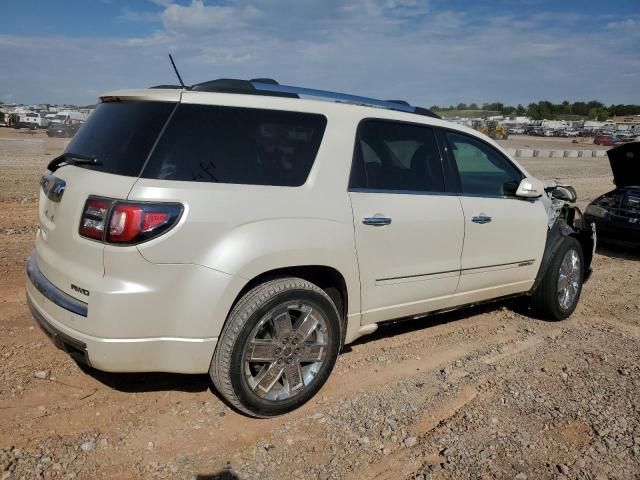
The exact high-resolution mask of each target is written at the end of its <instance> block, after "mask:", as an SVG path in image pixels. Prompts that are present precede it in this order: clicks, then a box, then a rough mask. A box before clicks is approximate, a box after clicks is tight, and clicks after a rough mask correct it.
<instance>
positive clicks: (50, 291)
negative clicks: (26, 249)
mask: <svg viewBox="0 0 640 480" xmlns="http://www.w3.org/2000/svg"><path fill="white" fill-rule="evenodd" d="M27 277H28V278H29V280H31V283H32V284H33V286H34V287H35V288H36V289H37V290H38V291H39V292H40V293H41V294H42V295H44V296H45V297H47V298H48V299H49V300H51V301H52V302H53V303H55V304H56V305H57V306H59V307H60V308H64V309H65V310H68V311H70V312H72V313H75V314H76V315H80V316H82V317H86V316H87V313H88V311H89V306H88V305H87V304H86V303H84V302H81V301H80V300H77V299H75V298H73V297H72V296H71V295H68V294H66V293H65V292H63V291H62V290H60V289H59V288H58V287H56V286H55V285H54V284H53V283H51V282H50V281H49V279H47V277H45V276H44V275H43V274H42V272H41V271H40V269H39V268H38V264H37V263H36V256H35V253H34V252H33V251H32V252H31V254H30V255H29V258H28V259H27Z"/></svg>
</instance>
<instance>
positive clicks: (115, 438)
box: [0, 129, 640, 480]
mask: <svg viewBox="0 0 640 480" xmlns="http://www.w3.org/2000/svg"><path fill="white" fill-rule="evenodd" d="M64 143H65V141H64V140H61V139H48V138H46V136H44V135H43V133H42V132H37V133H35V134H27V133H26V132H15V131H13V130H9V129H0V185H1V186H2V188H1V189H0V273H1V275H0V332H1V333H2V335H1V336H0V480H6V479H17V478H36V479H54V478H55V479H67V478H69V479H70V478H76V479H79V478H80V479H84V478H87V479H89V478H118V479H129V478H152V479H156V478H158V479H161V478H179V479H182V478H184V479H201V480H204V479H214V478H217V479H236V478H241V479H254V478H261V479H263V478H264V479H283V478H304V479H307V478H310V479H338V478H355V479H420V480H425V479H449V478H451V479H454V478H455V479H490V478H497V479H514V478H515V479H518V480H523V479H536V480H537V479H598V480H600V479H625V480H626V479H638V478H640V358H639V353H640V297H639V293H640V287H639V282H638V280H639V279H640V255H639V254H638V253H637V252H630V251H624V250H613V249H610V248H608V249H605V248H600V249H599V250H598V253H597V255H596V257H595V260H594V275H593V277H592V280H591V281H590V282H589V283H588V284H587V285H586V286H585V289H584V292H583V298H582V301H581V303H580V305H579V306H578V309H577V310H576V312H575V314H574V315H573V316H572V317H571V318H570V319H569V320H567V321H564V322H559V323H552V322H544V321H541V320H538V319H536V318H533V317H531V316H530V314H529V313H528V312H527V311H526V310H525V309H524V308H523V307H522V306H521V305H520V304H519V303H498V304H494V305H488V306H484V307H481V308H480V307H479V308H474V309H471V310H465V311H460V312H455V313H451V314H446V315H438V316H433V317H428V318H426V319H422V320H419V321H414V322H403V323H395V324H391V325H387V326H384V327H382V328H380V329H379V330H378V331H377V332H376V333H375V334H374V335H371V336H368V337H365V338H363V339H361V340H360V341H358V342H356V343H355V344H353V345H351V346H349V347H347V348H345V350H344V352H343V353H342V355H341V356H340V358H339V360H338V363H337V365H336V369H335V371H334V373H333V374H332V376H331V378H330V379H329V381H328V382H327V384H326V386H325V387H324V388H323V389H322V390H321V392H320V393H319V394H318V396H317V397H316V398H314V399H313V400H312V401H311V402H309V403H308V404H307V405H305V406H304V407H302V408H301V409H299V410H297V411H295V412H293V413H291V414H289V415H286V416H284V417H279V418H275V419H269V420H255V419H251V418H247V417H245V416H242V415H240V414H238V413H236V412H235V411H233V410H232V409H230V408H229V407H228V406H227V405H226V404H225V403H223V402H222V401H221V400H220V399H219V397H218V396H217V394H216V393H215V392H214V391H212V385H211V383H210V381H209V379H208V378H207V377H206V376H200V375H193V376H189V375H169V374H123V375H116V374H106V373H101V372H97V371H93V370H82V369H80V368H79V367H78V366H77V365H76V364H75V363H74V362H73V361H72V360H71V359H70V358H69V357H68V356H66V355H65V354H64V353H62V352H60V351H59V350H56V349H55V347H53V345H51V343H50V342H49V340H48V339H47V338H46V337H45V336H44V334H42V333H41V332H40V331H39V330H38V329H37V328H36V327H35V326H34V323H33V321H32V320H31V317H30V314H29V312H28V309H27V307H26V302H25V300H24V287H23V284H24V277H23V273H22V269H23V262H24V258H25V256H26V254H27V252H28V251H29V250H30V248H31V245H32V244H33V232H34V228H35V225H36V205H35V198H36V193H37V188H38V187H37V181H38V176H39V172H40V171H41V169H42V168H43V167H44V165H45V164H46V162H47V160H48V159H50V158H52V156H54V155H56V154H57V153H59V152H60V151H61V149H62V148H64ZM510 146H511V145H510ZM522 146H524V145H522ZM523 164H524V166H525V167H526V168H527V169H529V171H531V173H532V174H535V175H537V176H539V177H541V178H557V179H559V180H563V181H567V182H569V183H572V184H573V185H574V186H576V188H577V190H578V193H579V195H580V204H581V205H582V206H585V205H586V203H588V201H590V200H591V199H593V198H595V197H596V196H597V195H599V194H601V193H604V192H606V191H608V190H610V189H611V188H612V185H611V174H610V172H609V168H608V164H607V160H606V159H596V158H586V159H583V158H581V159H555V158H554V159H527V160H526V161H524V162H523Z"/></svg>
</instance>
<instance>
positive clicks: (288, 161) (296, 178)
mask: <svg viewBox="0 0 640 480" xmlns="http://www.w3.org/2000/svg"><path fill="white" fill-rule="evenodd" d="M325 126H326V118H325V117H324V116H323V115H317V114H310V113H300V112H285V111H276V110H264V109H252V108H237V107H222V106H211V105H191V104H182V105H180V106H179V107H178V109H177V110H176V112H175V114H174V115H173V116H172V118H171V121H170V122H169V124H168V126H167V128H166V130H165V131H164V133H163V135H162V138H161V139H160V141H159V142H158V144H157V146H156V148H155V150H154V152H153V155H152V156H151V158H150V160H149V163H148V164H147V166H146V167H145V169H144V172H143V173H142V176H143V177H144V178H154V179H160V180H186V181H195V182H214V183H237V184H248V185H274V186H290V187H295V186H300V185H302V184H304V183H305V182H306V180H307V176H308V175H309V172H310V170H311V167H312V165H313V162H314V160H315V157H316V154H317V153H318V149H319V147H320V143H321V141H322V136H323V134H324V130H325Z"/></svg>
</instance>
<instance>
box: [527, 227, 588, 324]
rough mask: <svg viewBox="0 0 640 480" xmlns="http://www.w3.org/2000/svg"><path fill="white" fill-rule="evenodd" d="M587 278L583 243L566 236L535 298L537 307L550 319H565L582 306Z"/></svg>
mask: <svg viewBox="0 0 640 480" xmlns="http://www.w3.org/2000/svg"><path fill="white" fill-rule="evenodd" d="M583 278H584V255H583V253H582V247H581V245H580V243H579V242H578V241H577V240H576V239H575V238H573V237H566V238H565V240H564V241H563V243H562V245H561V246H560V248H558V251H557V252H556V254H555V255H554V257H553V259H552V260H551V264H550V265H549V268H548V269H547V271H546V272H545V274H544V277H543V278H542V281H541V282H540V284H539V285H538V287H537V288H536V290H535V292H534V293H533V295H532V297H531V305H532V307H533V309H534V310H535V311H536V312H537V313H539V314H540V315H541V316H542V317H544V318H546V319H549V320H564V319H565V318H567V317H569V316H570V315H571V314H572V313H573V311H574V310H575V309H576V306H577V305H578V301H579V300H580V294H581V292H582V281H583Z"/></svg>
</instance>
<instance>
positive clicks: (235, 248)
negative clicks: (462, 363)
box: [26, 79, 595, 417]
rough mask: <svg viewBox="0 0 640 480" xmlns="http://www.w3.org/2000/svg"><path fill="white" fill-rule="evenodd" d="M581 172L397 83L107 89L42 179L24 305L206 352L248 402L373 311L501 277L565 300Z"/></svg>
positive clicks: (369, 323)
mask: <svg viewBox="0 0 640 480" xmlns="http://www.w3.org/2000/svg"><path fill="white" fill-rule="evenodd" d="M575 199H576V198H575V191H574V190H573V189H572V188H571V187H569V186H566V185H557V184H555V183H549V184H543V183H542V182H541V181H538V180H536V179H534V178H533V177H531V175H529V174H528V173H527V172H526V171H525V170H524V169H523V168H522V167H521V166H519V165H518V164H517V163H516V162H514V161H513V160H512V159H511V158H509V157H508V156H507V155H506V154H505V152H504V151H503V150H502V149H501V148H500V147H499V146H498V145H497V144H495V143H494V142H493V141H491V140H490V139H488V138H487V137H485V136H484V135H482V134H480V133H478V132H476V131H474V130H471V129H469V128H465V127H462V126H459V125H456V124H453V123H449V122H446V121H443V120H441V119H440V118H439V117H438V116H437V115H434V114H433V113H432V112H430V111H429V110H426V109H423V108H420V107H414V106H411V105H409V104H408V103H406V102H403V101H381V100H375V99H370V98H364V97H358V96H351V95H344V94H338V93H333V92H327V91H320V90H311V89H306V88H297V87H290V86H285V85H279V84H278V83H277V82H275V81H273V80H270V79H256V80H250V81H247V80H230V79H221V80H214V81H209V82H204V83H201V84H197V85H193V86H191V87H188V88H186V87H185V88H182V87H172V86H164V87H159V88H150V89H144V90H126V91H117V92H112V93H109V94H107V95H105V96H103V97H101V101H100V104H99V105H98V107H97V109H96V111H95V112H94V113H93V114H92V115H91V116H90V118H89V119H88V121H87V123H86V124H85V125H84V126H83V127H82V128H81V129H80V130H79V132H78V133H77V134H76V136H75V137H74V138H73V140H72V141H71V143H70V144H69V146H68V148H67V149H66V151H65V153H63V154H62V155H61V156H59V157H58V158H56V159H54V160H53V161H52V162H51V163H50V164H49V166H48V168H47V171H46V172H45V173H44V175H43V177H42V180H41V192H40V199H39V207H38V215H39V224H40V225H39V229H38V232H37V235H36V242H35V249H34V250H33V252H32V253H31V254H30V256H29V258H28V262H27V267H26V268H27V277H28V280H27V298H28V303H29V306H30V308H31V311H32V313H33V316H34V318H35V319H36V321H37V322H38V323H39V324H40V326H41V327H42V328H43V330H44V331H45V332H46V333H47V334H48V335H49V336H50V337H51V338H52V340H53V341H54V342H55V343H56V345H58V346H59V347H61V348H63V349H65V350H66V351H67V352H69V353H70V354H71V355H73V356H74V357H75V358H76V359H78V360H79V361H82V362H84V363H86V364H88V365H90V366H92V367H94V368H97V369H100V370H104V371H110V372H147V371H159V372H182V373H204V372H208V373H209V375H210V376H211V378H212V380H213V383H214V385H215V387H216V388H217V389H218V391H219V392H220V393H221V394H222V395H223V396H224V397H225V398H226V399H227V400H228V401H229V402H230V403H231V404H232V405H234V406H235V407H236V408H238V409H239V410H241V411H242V412H245V413H247V414H249V415H253V416H257V417H268V416H273V415H278V414H282V413H284V412H287V411H290V410H292V409H294V408H296V407H298V406H299V405H301V404H303V403H304V402H306V401H307V400H309V399H310V398H311V397H312V396H313V395H314V394H315V393H316V392H317V391H318V390H319V389H320V388H321V386H322V385H323V384H324V382H325V381H326V380H327V377H328V376H329V374H330V372H331V370H332V368H333V366H334V363H335V361H336V358H337V356H338V353H339V351H340V349H341V347H342V346H343V345H345V344H348V343H350V342H353V341H354V340H355V339H357V338H358V337H360V336H362V335H366V334H368V333H371V332H373V331H375V330H376V328H377V327H378V325H379V324H380V323H383V322H386V321H389V320H394V319H400V318H419V317H421V316H424V315H425V314H427V313H431V312H440V311H445V310H451V309H454V308H459V307H462V306H468V305H473V304H477V303H480V302H484V301H488V300H492V299H497V298H506V297H511V296H529V297H530V302H531V305H532V307H533V309H534V310H535V311H537V312H538V313H539V314H540V315H543V316H545V317H547V318H549V319H552V320H562V319H564V318H566V317H568V316H569V315H571V313H572V312H573V311H574V309H575V307H576V304H577V302H578V299H579V297H580V292H581V288H582V283H583V282H584V281H585V280H586V278H587V277H588V275H589V273H590V271H591V269H590V264H591V258H592V253H593V249H594V248H595V228H594V227H593V226H591V225H586V224H585V222H584V221H583V220H582V219H581V216H580V212H579V211H578V209H577V208H576V207H575V206H574V203H575Z"/></svg>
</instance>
